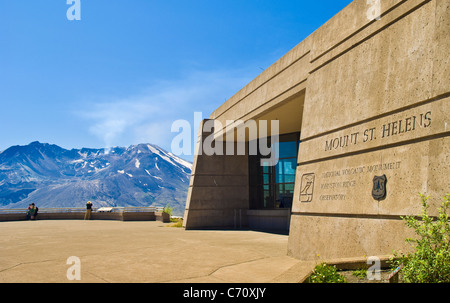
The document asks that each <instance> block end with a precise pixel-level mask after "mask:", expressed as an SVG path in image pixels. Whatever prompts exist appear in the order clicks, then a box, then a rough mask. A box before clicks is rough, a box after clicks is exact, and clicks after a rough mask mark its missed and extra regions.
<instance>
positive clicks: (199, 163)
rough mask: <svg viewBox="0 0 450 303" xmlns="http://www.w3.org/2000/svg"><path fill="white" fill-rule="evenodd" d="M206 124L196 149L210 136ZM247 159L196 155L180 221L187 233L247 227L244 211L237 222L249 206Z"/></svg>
mask: <svg viewBox="0 0 450 303" xmlns="http://www.w3.org/2000/svg"><path fill="white" fill-rule="evenodd" d="M206 121H207V120H204V121H203V122H202V124H201V125H200V128H199V136H198V140H197V149H200V148H201V145H200V142H204V141H205V139H206V138H207V137H208V136H210V135H211V134H212V133H213V132H204V131H203V124H204V123H205V122H206ZM247 159H248V158H247V156H226V155H213V156H208V155H206V154H204V153H202V154H200V153H199V152H198V151H197V152H196V155H195V158H194V163H193V168H192V175H191V180H190V184H189V191H188V196H187V202H186V211H185V215H184V221H183V222H184V223H183V224H184V227H186V229H194V228H225V227H226V228H234V227H235V226H237V225H241V226H242V225H244V226H246V225H247V222H246V221H245V220H246V216H245V211H244V216H242V215H241V217H240V221H239V222H238V218H237V217H238V214H239V213H238V212H237V211H238V210H239V209H241V210H247V209H248V205H249V194H248V160H247ZM241 214H242V211H241ZM242 220H244V221H242Z"/></svg>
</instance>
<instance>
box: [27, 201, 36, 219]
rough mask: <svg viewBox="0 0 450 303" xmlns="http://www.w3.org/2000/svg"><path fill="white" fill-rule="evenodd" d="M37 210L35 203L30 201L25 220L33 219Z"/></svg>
mask: <svg viewBox="0 0 450 303" xmlns="http://www.w3.org/2000/svg"><path fill="white" fill-rule="evenodd" d="M37 211H38V208H37V207H36V205H34V203H31V204H30V205H28V209H27V220H34V219H35V218H36V215H37Z"/></svg>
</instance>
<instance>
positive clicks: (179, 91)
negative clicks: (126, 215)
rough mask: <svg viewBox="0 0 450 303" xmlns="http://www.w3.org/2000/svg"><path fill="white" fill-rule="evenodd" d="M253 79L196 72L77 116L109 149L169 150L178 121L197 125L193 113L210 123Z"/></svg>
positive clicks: (242, 74) (243, 74) (239, 73)
mask: <svg viewBox="0 0 450 303" xmlns="http://www.w3.org/2000/svg"><path fill="white" fill-rule="evenodd" d="M254 76H255V73H253V74H250V73H249V72H248V71H247V72H246V71H245V70H239V71H213V72H208V71H195V72H191V73H189V74H187V75H186V76H185V77H183V78H181V79H177V80H172V81H167V80H166V81H159V82H158V83H155V84H154V85H152V86H150V87H147V88H144V89H143V90H142V92H141V93H139V94H136V95H133V96H129V97H126V98H122V99H116V100H110V101H107V102H90V103H89V105H88V106H86V107H85V108H83V109H82V110H78V111H77V114H78V115H79V116H81V117H82V118H84V119H86V120H87V121H88V124H89V127H88V129H89V132H90V133H91V134H92V135H94V136H96V137H97V138H98V139H99V140H101V141H102V144H104V146H105V147H112V146H126V145H129V144H137V143H153V144H157V145H160V146H162V147H164V148H168V147H170V142H171V140H172V138H173V137H174V136H175V134H173V133H171V125H172V123H173V122H174V121H175V120H179V119H185V120H188V121H192V122H193V118H194V112H195V111H202V112H203V118H207V117H208V116H209V114H210V113H211V111H213V110H214V109H215V108H217V107H218V106H219V105H221V104H222V103H223V102H224V101H225V100H226V99H228V98H229V97H231V96H232V95H233V94H235V93H236V92H237V91H238V90H239V89H240V88H242V87H243V86H244V85H246V84H247V83H248V82H249V81H250V80H251V79H252V78H253V77H254ZM194 127H196V126H194V125H192V128H194Z"/></svg>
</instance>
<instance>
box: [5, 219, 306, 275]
mask: <svg viewBox="0 0 450 303" xmlns="http://www.w3.org/2000/svg"><path fill="white" fill-rule="evenodd" d="M168 225H169V224H166V223H161V222H158V221H152V222H122V221H100V220H98V221H82V220H73V221H71V220H61V221H57V220H53V221H52V220H42V221H18V222H0V282H2V283H5V282H6V283H9V282H31V283H33V282H44V283H47V282H50V283H53V282H57V283H64V282H68V283H74V282H77V281H70V280H68V278H67V272H68V269H69V268H71V265H72V264H67V259H68V258H69V257H72V256H75V257H77V258H79V260H80V262H81V266H80V273H81V280H80V281H79V282H84V283H105V282H106V283H108V282H115V283H129V282H132V283H139V282H150V283H157V282H166V283H185V282H187V283H222V282H227V283H235V282H236V283H260V282H269V283H272V282H288V283H289V282H299V281H301V280H302V279H303V278H304V277H305V276H306V275H307V274H308V273H309V270H310V269H311V264H310V263H309V262H302V261H299V260H297V259H294V258H291V257H289V256H287V254H286V252H287V243H288V236H287V235H279V234H271V233H262V232H256V231H247V230H246V231H229V230H228V231H225V230H224V231H222V230H207V231H203V230H202V231H194V230H189V231H186V230H184V229H182V228H175V227H168Z"/></svg>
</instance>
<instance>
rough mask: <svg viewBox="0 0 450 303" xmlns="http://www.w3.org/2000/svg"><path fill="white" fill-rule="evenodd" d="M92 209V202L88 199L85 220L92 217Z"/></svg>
mask: <svg viewBox="0 0 450 303" xmlns="http://www.w3.org/2000/svg"><path fill="white" fill-rule="evenodd" d="M91 211H92V202H91V201H88V202H87V203H86V214H85V215H84V220H90V219H91Z"/></svg>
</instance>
